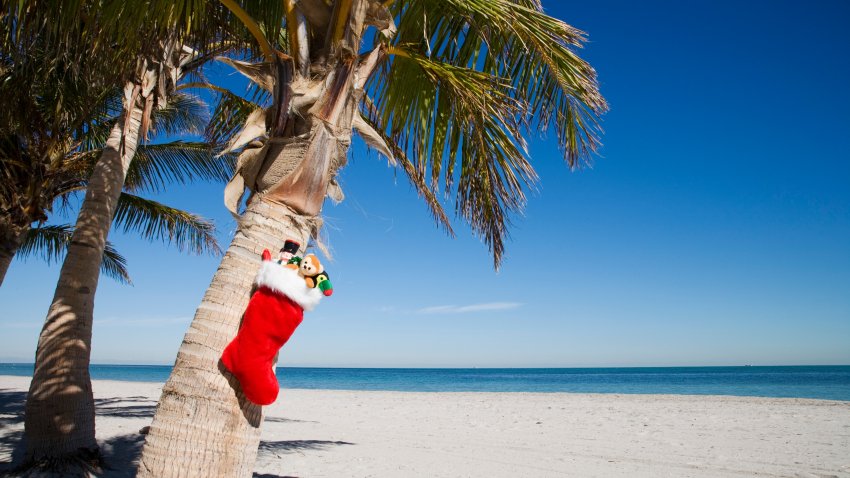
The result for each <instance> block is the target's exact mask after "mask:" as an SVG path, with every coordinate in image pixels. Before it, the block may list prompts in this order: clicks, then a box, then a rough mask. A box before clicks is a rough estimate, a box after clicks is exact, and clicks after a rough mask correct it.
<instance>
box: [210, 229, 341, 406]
mask: <svg viewBox="0 0 850 478" xmlns="http://www.w3.org/2000/svg"><path fill="white" fill-rule="evenodd" d="M291 242H292V243H294V241H287V244H286V246H284V249H286V248H287V247H289V248H290V249H291V247H292V246H291V244H290V243H291ZM294 244H295V245H296V246H295V247H296V251H297V243H294ZM284 249H282V250H281V252H283V251H284ZM307 258H310V260H309V261H307V264H304V267H303V268H302V267H297V266H296V267H292V263H293V262H300V263H303V262H305V261H303V260H301V259H300V258H298V257H297V256H296V257H294V258H293V259H294V260H290V261H289V262H290V263H289V264H283V263H281V262H282V261H273V260H271V253H270V252H269V251H268V249H266V250H264V251H263V262H262V265H261V266H260V270H259V272H258V273H257V277H256V278H255V279H254V284H255V286H256V290H255V292H254V294H253V295H252V296H251V300H250V302H248V307H247V308H246V309H245V314H244V315H243V317H242V325H241V326H240V328H239V332H238V333H237V334H236V337H235V338H234V339H233V340H232V341H231V342H230V343H229V344H228V345H227V347H226V348H225V349H224V353H223V354H222V356H221V362H222V364H223V365H224V367H225V368H227V370H229V371H230V373H232V374H233V375H234V376H235V377H236V379H237V380H239V383H240V385H241V386H242V391H243V392H244V393H245V398H247V399H248V400H250V401H251V402H253V403H256V404H257V405H269V404H271V403H273V402H274V401H275V399H277V394H278V391H279V389H280V386H279V385H278V382H277V377H276V376H275V374H274V370H273V369H272V365H273V362H274V359H275V356H276V355H277V352H278V350H280V348H281V347H283V345H284V344H285V343H286V341H287V340H289V337H290V336H292V333H293V332H295V329H296V328H297V327H298V325H299V324H301V321H302V320H303V318H304V311H305V310H307V311H309V310H312V309H313V308H314V307H316V305H318V304H319V302H320V301H321V300H322V297H324V296H326V295H331V293H333V289H332V288H331V286H330V281H329V280H328V279H327V273H326V272H324V268H323V267H322V266H321V263H320V262H319V261H318V258H316V257H315V256H314V255H312V254H311V255H308V256H307V257H306V258H305V259H307ZM308 264H309V267H307V266H308ZM302 269H306V270H307V271H306V274H305V272H304V271H303V270H302ZM308 274H309V275H308ZM318 274H321V277H322V279H323V280H322V281H321V283H322V284H324V283H325V282H327V284H324V286H323V287H316V286H317V285H319V283H318V282H317V281H316V276H317V275H318Z"/></svg>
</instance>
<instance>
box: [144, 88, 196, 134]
mask: <svg viewBox="0 0 850 478" xmlns="http://www.w3.org/2000/svg"><path fill="white" fill-rule="evenodd" d="M208 120H209V111H208V109H207V105H206V104H204V102H203V101H201V99H200V98H198V97H197V96H194V95H190V94H187V93H183V92H175V93H174V94H172V95H170V96H169V97H168V101H167V102H166V104H165V106H164V107H162V108H157V109H155V110H154V111H153V112H151V133H153V134H154V135H161V134H166V135H177V134H200V133H201V132H202V131H203V130H204V126H205V125H206V124H207V121H208Z"/></svg>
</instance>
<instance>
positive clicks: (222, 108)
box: [204, 85, 270, 144]
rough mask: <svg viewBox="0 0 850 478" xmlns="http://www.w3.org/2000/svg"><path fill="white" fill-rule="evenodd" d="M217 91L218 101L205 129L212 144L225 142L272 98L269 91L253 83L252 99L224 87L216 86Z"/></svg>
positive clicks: (206, 135)
mask: <svg viewBox="0 0 850 478" xmlns="http://www.w3.org/2000/svg"><path fill="white" fill-rule="evenodd" d="M215 91H216V92H217V93H218V101H217V102H216V105H215V107H214V108H213V112H212V115H211V116H210V121H209V123H208V124H207V127H206V130H205V131H204V138H205V139H206V140H207V141H208V142H210V143H212V144H225V143H226V142H227V141H228V140H229V139H230V138H231V137H233V136H234V135H235V134H236V133H238V132H239V130H240V129H241V128H242V127H243V126H244V125H245V121H246V120H247V119H248V116H249V115H250V114H251V113H252V112H254V111H255V110H257V109H260V108H262V105H263V104H264V103H265V102H266V101H268V100H269V99H270V98H269V97H270V95H269V94H268V93H267V92H265V91H264V90H262V89H261V88H258V87H256V86H253V85H252V95H250V98H251V99H246V98H243V97H241V96H239V95H237V94H234V93H233V92H231V91H229V90H225V89H223V88H216V89H215Z"/></svg>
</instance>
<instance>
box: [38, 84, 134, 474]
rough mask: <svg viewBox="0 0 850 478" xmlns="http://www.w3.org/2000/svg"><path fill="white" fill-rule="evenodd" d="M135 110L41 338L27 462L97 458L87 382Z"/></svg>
mask: <svg viewBox="0 0 850 478" xmlns="http://www.w3.org/2000/svg"><path fill="white" fill-rule="evenodd" d="M128 87H132V83H131V84H130V85H129V86H128ZM131 108H132V109H130V111H129V114H128V115H126V116H125V118H123V119H122V120H119V121H118V122H117V123H116V124H115V125H114V126H113V127H112V130H111V132H110V135H109V139H108V140H107V143H106V147H105V148H104V150H103V153H102V154H101V157H100V159H99V160H98V162H97V165H96V166H95V169H94V171H93V173H92V176H91V178H90V180H89V183H88V187H87V189H86V195H85V199H84V200H83V204H82V207H81V209H80V213H79V216H78V217H77V223H76V227H75V229H74V235H73V236H72V238H71V243H70V244H69V246H68V254H67V256H66V257H65V261H64V262H63V263H62V269H61V272H60V274H59V281H58V283H57V285H56V291H55V293H54V295H53V302H52V304H51V305H50V309H49V310H48V313H47V319H46V320H45V323H44V327H43V328H42V330H41V334H40V335H39V339H38V348H37V349H36V355H35V372H34V374H33V378H32V382H31V384H30V389H29V394H28V395H27V402H26V417H25V422H24V423H25V427H24V431H25V435H26V448H27V452H26V456H27V459H28V461H36V462H38V461H45V460H53V459H62V458H63V457H73V456H75V455H79V454H83V455H85V454H89V455H90V454H91V453H92V452H94V453H95V454H96V453H97V449H98V446H97V442H96V441H95V425H94V400H93V397H92V390H91V379H90V377H89V358H90V349H91V333H92V319H93V312H94V296H95V291H96V289H97V282H98V278H99V275H100V266H101V261H102V258H103V249H104V247H105V245H106V236H107V235H108V234H109V229H110V226H111V224H112V218H113V216H114V215H115V208H116V205H117V202H118V196H119V195H120V193H121V189H122V188H123V185H124V178H125V176H126V174H127V169H128V167H129V165H130V161H131V160H132V158H133V156H134V154H135V151H136V146H137V144H138V137H139V128H140V125H141V121H142V113H143V109H142V108H141V107H139V105H138V104H137V103H136V102H134V103H133V105H132V107H131ZM127 121H129V124H128V125H127V127H126V128H125V122H127Z"/></svg>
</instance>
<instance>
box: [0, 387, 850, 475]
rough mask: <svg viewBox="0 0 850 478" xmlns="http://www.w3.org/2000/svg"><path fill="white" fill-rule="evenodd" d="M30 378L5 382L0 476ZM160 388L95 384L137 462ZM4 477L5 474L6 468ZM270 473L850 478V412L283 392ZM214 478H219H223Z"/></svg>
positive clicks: (116, 447) (822, 406)
mask: <svg viewBox="0 0 850 478" xmlns="http://www.w3.org/2000/svg"><path fill="white" fill-rule="evenodd" d="M28 384H29V378H23V377H8V376H0V463H3V462H7V463H8V462H9V461H10V460H11V454H12V447H13V446H14V444H15V442H16V441H17V438H18V437H19V436H20V433H21V431H22V429H23V423H22V421H21V420H22V406H23V404H22V397H23V395H24V394H25V392H26V389H27V387H28ZM160 387H161V385H160V384H152V383H132V382H112V381H95V382H94V390H95V398H96V399H97V406H98V409H97V410H98V422H97V427H98V439H99V440H101V442H102V446H103V449H104V451H105V453H106V454H107V457H108V458H110V459H111V462H112V464H113V467H114V468H115V470H113V471H111V472H109V473H108V474H107V475H106V476H116V477H117V476H132V461H133V460H135V459H136V458H137V456H138V453H139V448H140V446H141V440H142V438H141V437H140V436H139V435H138V433H137V432H138V430H139V429H140V428H142V427H143V426H145V425H148V424H149V423H150V421H151V417H152V414H153V410H154V406H155V404H156V400H157V399H158V397H159V391H160ZM0 469H2V468H0ZM256 470H257V474H256V475H255V476H257V477H262V478H273V477H408V476H417V477H420V476H421V477H466V476H469V477H555V476H558V477H564V476H570V477H606V478H607V477H653V478H655V477H807V478H813V477H819V478H824V477H850V402H836V401H825V400H802V399H772V398H740V397H717V396H712V397H707V396H674V395H588V394H567V393H552V394H549V393H546V394H544V393H409V392H354V391H334V390H283V391H282V392H281V397H280V398H279V399H278V401H277V403H275V404H274V405H272V406H270V407H268V409H267V420H266V423H265V424H264V425H263V442H262V443H261V445H260V453H259V458H258V460H257V468H256ZM211 476H214V474H211Z"/></svg>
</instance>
